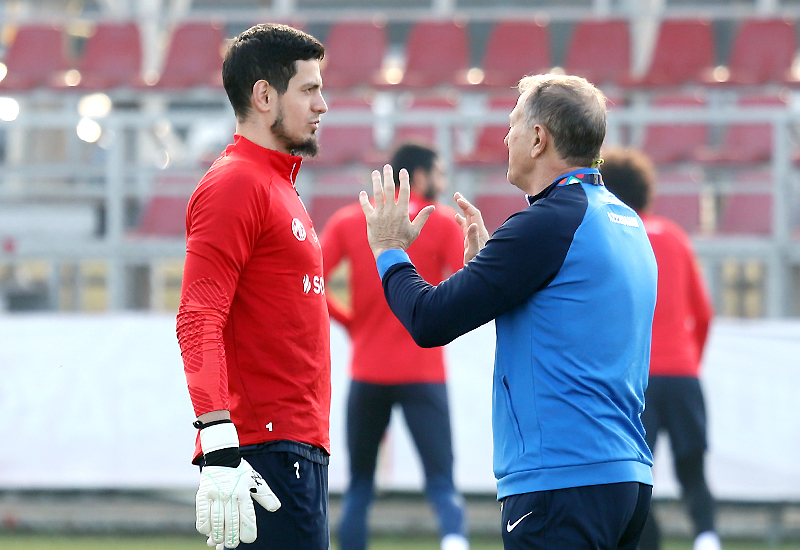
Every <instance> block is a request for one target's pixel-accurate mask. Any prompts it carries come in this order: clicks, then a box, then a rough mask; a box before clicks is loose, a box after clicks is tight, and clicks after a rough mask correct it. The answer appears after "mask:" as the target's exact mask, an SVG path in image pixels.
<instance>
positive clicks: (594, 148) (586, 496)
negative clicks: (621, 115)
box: [360, 75, 656, 550]
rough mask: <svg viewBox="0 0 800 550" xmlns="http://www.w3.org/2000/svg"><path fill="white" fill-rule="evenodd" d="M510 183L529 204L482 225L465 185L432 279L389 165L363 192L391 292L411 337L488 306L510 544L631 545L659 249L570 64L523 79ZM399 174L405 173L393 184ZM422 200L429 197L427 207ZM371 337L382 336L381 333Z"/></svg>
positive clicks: (639, 519) (642, 471) (646, 468)
mask: <svg viewBox="0 0 800 550" xmlns="http://www.w3.org/2000/svg"><path fill="white" fill-rule="evenodd" d="M519 90H520V97H519V99H518V101H517V105H516V107H515V108H514V110H513V111H512V112H511V115H510V122H511V126H510V130H509V132H508V135H507V136H506V138H505V142H506V145H507V146H508V156H509V160H508V181H509V182H510V183H511V184H512V185H514V186H515V187H518V188H519V189H520V190H522V191H524V192H525V193H526V194H527V196H528V202H529V204H530V205H529V206H528V207H527V208H526V209H525V210H523V211H521V212H518V213H516V214H514V215H513V216H511V217H510V218H509V219H508V220H506V222H505V223H504V224H503V225H502V226H501V227H500V228H499V229H498V230H497V231H496V232H495V233H494V234H493V235H492V237H491V238H489V236H488V234H487V232H486V229H485V226H484V224H483V221H482V219H481V216H480V212H479V211H478V210H477V209H475V208H474V207H473V206H472V205H471V204H469V203H468V202H467V201H466V200H465V199H464V198H463V197H461V196H460V195H459V194H456V201H457V202H458V204H459V206H460V207H461V209H462V210H463V213H464V215H463V216H459V218H460V220H459V221H460V222H461V225H462V227H463V228H464V232H465V235H466V237H467V239H466V243H467V245H466V250H465V255H464V260H465V264H466V265H465V266H464V268H463V269H462V270H460V271H459V272H457V273H455V274H454V275H453V276H451V277H450V278H449V279H447V280H446V281H443V282H442V283H440V284H439V285H438V286H435V287H434V286H431V285H429V284H427V283H426V282H425V281H423V280H422V279H421V278H420V277H419V275H418V274H417V272H416V270H415V268H414V266H413V264H412V263H411V262H410V261H409V259H408V256H407V255H406V253H405V252H404V250H405V249H406V248H407V247H408V246H409V245H410V244H411V242H413V240H414V239H415V238H416V236H417V235H418V234H419V231H420V230H421V228H422V225H423V224H424V222H425V220H426V219H427V216H428V215H429V213H430V212H429V210H428V209H425V210H423V211H422V212H420V214H419V215H418V216H417V217H416V218H415V219H414V221H413V222H409V218H408V208H407V204H408V183H407V182H408V177H407V175H405V176H404V175H403V172H401V174H400V176H401V178H400V179H401V191H400V195H399V198H398V199H397V201H395V200H393V199H394V184H393V181H392V177H391V174H392V171H391V167H389V166H386V167H384V174H383V181H381V174H380V173H379V172H377V171H376V172H374V173H373V192H374V195H375V206H374V207H373V206H371V205H370V202H369V200H368V198H367V196H366V194H365V193H362V195H361V197H360V200H361V204H362V207H363V209H364V213H365V215H366V217H367V222H368V229H367V232H368V236H369V241H370V245H371V247H372V250H373V252H374V254H375V257H376V258H377V265H378V271H379V273H380V276H381V279H382V281H383V287H384V291H385V295H386V299H387V301H388V303H389V306H390V307H391V308H392V311H394V313H395V315H397V317H398V318H399V319H400V321H401V322H402V323H403V324H404V325H405V327H406V328H407V329H408V331H409V332H410V333H411V335H412V336H413V338H414V340H415V341H416V342H417V343H418V344H419V345H421V346H441V345H444V344H447V343H448V342H450V341H452V340H453V339H454V338H456V337H458V336H460V335H462V334H465V333H467V332H469V331H470V330H472V329H474V328H476V327H478V326H480V325H482V324H484V323H486V322H488V321H490V320H492V319H494V320H495V324H496V329H497V349H496V355H495V364H494V388H493V405H492V423H493V431H494V473H495V477H496V478H497V493H498V499H499V500H500V501H501V503H502V517H503V542H504V546H505V548H506V549H556V548H558V549H570V550H581V549H586V550H588V549H595V548H620V549H625V550H633V549H634V548H635V547H636V544H637V542H638V539H639V535H640V533H641V529H642V526H643V525H644V521H645V518H646V516H647V512H648V510H649V507H650V496H651V491H652V475H651V472H650V467H651V465H652V457H651V454H650V450H649V449H648V448H647V445H646V444H645V440H644V429H643V427H642V423H641V420H640V415H641V413H642V410H643V409H644V390H645V386H646V384H647V371H648V363H649V358H650V327H651V324H652V321H653V310H654V308H655V303H656V262H655V258H654V256H653V251H652V248H651V247H650V243H649V240H648V238H647V235H646V233H645V230H644V226H643V225H642V221H641V220H640V219H639V217H638V216H637V215H636V213H635V212H634V211H633V210H632V209H630V208H629V207H627V206H626V205H625V204H623V203H622V202H621V201H620V200H619V199H617V198H616V197H615V196H614V195H613V194H611V193H609V192H608V191H607V190H606V188H605V187H604V185H603V181H602V178H601V177H600V173H599V172H598V170H597V169H596V168H594V167H593V166H595V165H596V164H597V159H598V157H599V154H600V146H601V145H602V143H603V139H604V137H605V129H606V108H605V98H604V96H603V94H602V93H601V92H600V91H599V90H597V89H596V88H595V87H594V86H592V85H591V84H589V83H588V82H587V81H586V80H584V79H582V78H578V77H574V76H561V75H538V76H533V77H526V78H524V79H522V80H521V81H520V85H519ZM403 182H405V183H403ZM429 208H430V207H429ZM376 337H377V338H380V335H376Z"/></svg>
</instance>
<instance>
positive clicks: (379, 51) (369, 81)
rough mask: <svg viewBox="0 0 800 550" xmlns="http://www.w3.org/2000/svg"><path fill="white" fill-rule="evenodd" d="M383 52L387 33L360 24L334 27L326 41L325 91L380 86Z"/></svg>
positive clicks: (366, 24)
mask: <svg viewBox="0 0 800 550" xmlns="http://www.w3.org/2000/svg"><path fill="white" fill-rule="evenodd" d="M385 51H386V29H385V28H384V27H383V26H382V25H376V24H374V23H363V22H343V23H335V24H334V25H333V26H332V27H331V30H330V32H329V33H328V38H327V40H326V41H325V61H324V62H325V68H324V69H323V71H322V81H323V82H324V84H325V88H326V89H342V88H352V87H354V86H358V85H366V86H370V85H373V84H377V83H379V82H381V75H380V71H381V64H382V63H383V56H384V53H385Z"/></svg>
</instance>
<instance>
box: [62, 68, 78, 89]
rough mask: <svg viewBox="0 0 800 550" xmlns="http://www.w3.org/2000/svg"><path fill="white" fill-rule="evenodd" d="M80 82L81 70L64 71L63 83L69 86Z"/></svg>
mask: <svg viewBox="0 0 800 550" xmlns="http://www.w3.org/2000/svg"><path fill="white" fill-rule="evenodd" d="M80 83H81V72H80V71H79V70H78V69H70V70H68V71H67V72H65V73H64V84H66V85H67V86H69V87H70V88H72V87H74V86H77V85H78V84H80Z"/></svg>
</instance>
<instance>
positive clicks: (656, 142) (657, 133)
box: [642, 96, 708, 164]
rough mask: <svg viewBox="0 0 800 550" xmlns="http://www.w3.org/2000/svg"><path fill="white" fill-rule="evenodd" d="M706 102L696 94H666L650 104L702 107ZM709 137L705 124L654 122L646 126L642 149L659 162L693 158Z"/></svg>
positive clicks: (666, 162)
mask: <svg viewBox="0 0 800 550" xmlns="http://www.w3.org/2000/svg"><path fill="white" fill-rule="evenodd" d="M704 104H705V102H704V101H702V100H700V99H698V98H696V97H694V96H664V97H661V98H659V99H657V100H656V101H655V102H654V103H653V104H652V106H651V108H653V107H684V108H701V107H703V105H704ZM707 141H708V126H707V125H706V124H652V125H650V126H648V127H647V128H646V131H645V136H644V142H643V144H642V149H643V150H644V151H645V153H647V154H648V155H649V156H650V158H651V159H652V160H653V162H655V163H656V164H670V163H675V162H683V161H688V160H692V159H694V158H695V153H696V151H697V150H698V148H700V147H703V146H705V145H706V142H707Z"/></svg>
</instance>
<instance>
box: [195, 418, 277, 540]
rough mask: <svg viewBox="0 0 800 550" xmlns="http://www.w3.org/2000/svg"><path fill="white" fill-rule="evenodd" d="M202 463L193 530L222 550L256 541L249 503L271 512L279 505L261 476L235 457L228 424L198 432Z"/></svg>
mask: <svg viewBox="0 0 800 550" xmlns="http://www.w3.org/2000/svg"><path fill="white" fill-rule="evenodd" d="M200 447H201V448H202V450H203V457H204V458H205V461H206V464H205V466H204V467H203V470H202V472H201V473H200V488H199V489H198V490H197V498H196V501H195V504H196V512H197V524H196V527H197V530H198V531H199V532H200V533H201V534H203V535H206V536H207V537H208V541H207V544H208V546H211V547H216V548H217V550H222V549H223V548H224V547H227V548H236V547H237V546H239V542H244V543H252V542H255V540H256V535H257V532H256V511H255V508H254V507H253V500H255V501H256V502H258V503H259V504H260V505H261V506H263V507H264V508H266V509H267V510H269V511H270V512H274V511H275V510H277V509H278V508H280V507H281V502H280V500H278V497H276V496H275V493H273V492H272V489H270V488H269V485H267V482H266V481H264V478H263V477H261V474H259V473H258V472H256V471H255V470H253V468H252V466H250V464H248V463H247V461H246V460H244V459H243V458H241V456H240V455H239V436H238V435H237V433H236V427H235V426H234V425H233V423H232V422H230V421H224V422H221V423H217V422H214V423H212V424H211V425H210V426H207V427H203V428H202V429H201V430H200Z"/></svg>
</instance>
